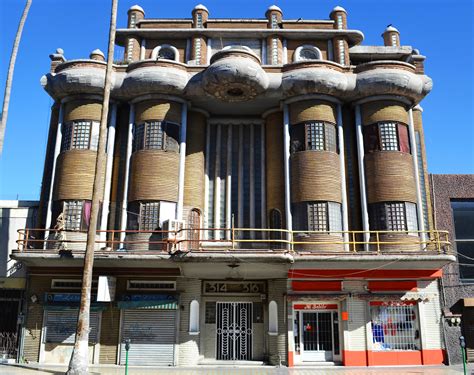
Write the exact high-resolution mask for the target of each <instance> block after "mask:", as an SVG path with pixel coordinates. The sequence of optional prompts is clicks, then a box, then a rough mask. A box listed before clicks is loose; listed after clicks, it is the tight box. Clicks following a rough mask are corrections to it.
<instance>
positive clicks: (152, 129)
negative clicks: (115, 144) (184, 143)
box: [133, 121, 179, 152]
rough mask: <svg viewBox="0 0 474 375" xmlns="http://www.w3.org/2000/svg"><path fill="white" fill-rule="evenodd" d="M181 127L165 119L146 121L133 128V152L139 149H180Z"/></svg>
mask: <svg viewBox="0 0 474 375" xmlns="http://www.w3.org/2000/svg"><path fill="white" fill-rule="evenodd" d="M178 138H179V127H178V126H177V125H176V124H173V123H168V122H165V121H153V122H145V123H143V124H138V125H135V127H134V129H133V152H135V151H139V150H170V151H178V150H179V145H178V143H177V142H178Z"/></svg>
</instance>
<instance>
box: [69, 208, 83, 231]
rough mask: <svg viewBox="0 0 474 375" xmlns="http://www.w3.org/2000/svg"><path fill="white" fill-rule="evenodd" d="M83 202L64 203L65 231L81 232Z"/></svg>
mask: <svg viewBox="0 0 474 375" xmlns="http://www.w3.org/2000/svg"><path fill="white" fill-rule="evenodd" d="M83 204H84V202H83V201H67V202H64V229H65V230H75V231H78V230H81V229H82V209H83Z"/></svg>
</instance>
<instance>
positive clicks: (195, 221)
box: [188, 208, 201, 250]
mask: <svg viewBox="0 0 474 375" xmlns="http://www.w3.org/2000/svg"><path fill="white" fill-rule="evenodd" d="M188 228H189V232H188V235H189V247H190V249H189V250H197V249H199V238H200V228H201V211H199V210H198V209H197V208H193V209H192V210H191V211H189V215H188Z"/></svg>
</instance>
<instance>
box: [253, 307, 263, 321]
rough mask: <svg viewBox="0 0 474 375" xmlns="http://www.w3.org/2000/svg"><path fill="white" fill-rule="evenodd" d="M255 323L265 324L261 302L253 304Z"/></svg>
mask: <svg viewBox="0 0 474 375" xmlns="http://www.w3.org/2000/svg"><path fill="white" fill-rule="evenodd" d="M253 323H263V304H262V303H261V302H254V303H253Z"/></svg>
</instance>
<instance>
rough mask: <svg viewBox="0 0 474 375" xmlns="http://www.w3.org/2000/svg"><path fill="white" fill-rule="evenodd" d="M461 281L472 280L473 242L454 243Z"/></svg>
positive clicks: (473, 275) (473, 269)
mask: <svg viewBox="0 0 474 375" xmlns="http://www.w3.org/2000/svg"><path fill="white" fill-rule="evenodd" d="M456 249H457V252H458V261H459V272H460V276H461V279H474V241H472V242H471V241H466V242H464V241H462V242H461V241H458V242H456Z"/></svg>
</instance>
